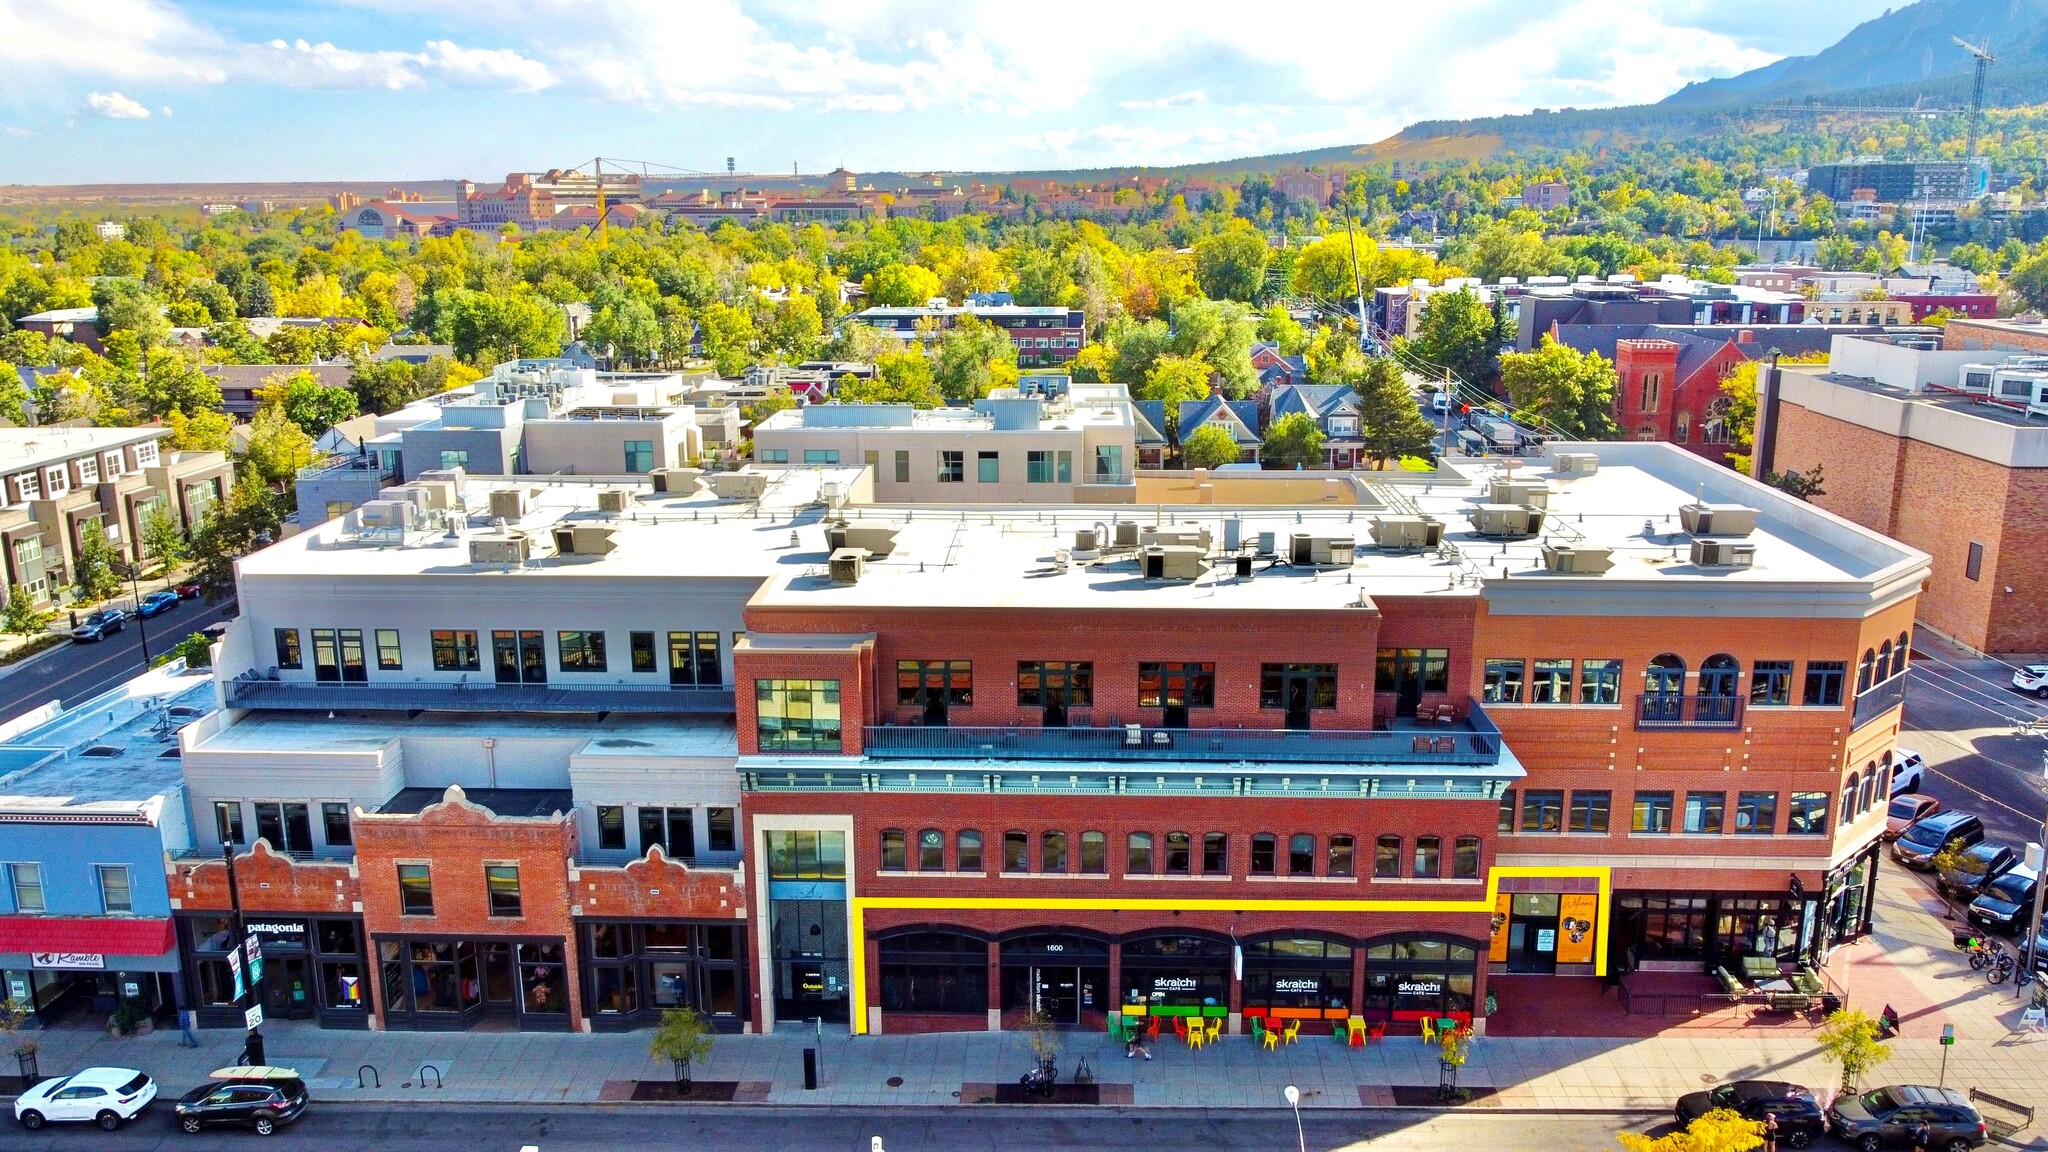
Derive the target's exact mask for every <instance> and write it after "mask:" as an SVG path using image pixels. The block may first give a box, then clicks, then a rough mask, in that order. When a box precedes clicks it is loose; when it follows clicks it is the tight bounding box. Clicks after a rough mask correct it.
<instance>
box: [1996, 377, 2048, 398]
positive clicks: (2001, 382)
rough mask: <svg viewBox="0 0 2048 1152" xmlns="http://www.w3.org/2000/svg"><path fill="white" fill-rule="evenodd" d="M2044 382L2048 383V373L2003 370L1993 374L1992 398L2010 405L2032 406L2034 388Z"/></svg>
mask: <svg viewBox="0 0 2048 1152" xmlns="http://www.w3.org/2000/svg"><path fill="white" fill-rule="evenodd" d="M2042 381H2048V372H2042V371H2039V370H2035V369H2014V368H2001V369H1999V370H1998V371H1996V372H1993V373H1992V374H1991V398H1992V399H1993V400H2003V401H2005V402H2006V403H2008V404H2031V403H2033V400H2034V386H2035V385H2036V384H2038V383H2040V382H2042Z"/></svg>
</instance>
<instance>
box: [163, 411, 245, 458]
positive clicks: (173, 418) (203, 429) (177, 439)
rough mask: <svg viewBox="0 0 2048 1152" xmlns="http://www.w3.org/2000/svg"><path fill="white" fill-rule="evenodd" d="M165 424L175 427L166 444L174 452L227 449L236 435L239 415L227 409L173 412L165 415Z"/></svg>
mask: <svg viewBox="0 0 2048 1152" xmlns="http://www.w3.org/2000/svg"><path fill="white" fill-rule="evenodd" d="M164 426H165V427H166V428H169V429H170V430H171V434H170V435H169V436H166V437H165V438H164V442H165V445H166V446H167V447H169V448H170V449H172V450H173V451H177V452H225V451H227V450H228V445H229V443H230V442H231V441H232V440H233V437H234V431H235V418H234V417H232V416H230V415H228V414H227V413H225V412H200V413H197V414H195V415H192V416H187V415H185V414H184V413H183V412H172V413H170V414H168V415H166V416H165V417H164Z"/></svg>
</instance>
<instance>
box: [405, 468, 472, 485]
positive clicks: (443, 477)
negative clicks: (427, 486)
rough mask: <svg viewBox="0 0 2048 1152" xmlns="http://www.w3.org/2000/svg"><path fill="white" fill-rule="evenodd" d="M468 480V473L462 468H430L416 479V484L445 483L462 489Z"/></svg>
mask: <svg viewBox="0 0 2048 1152" xmlns="http://www.w3.org/2000/svg"><path fill="white" fill-rule="evenodd" d="M467 479H469V475H468V473H466V472H464V471H463V470H462V469H461V468H428V469H426V470H425V471H423V472H421V473H420V474H419V475H418V476H416V477H414V483H425V482H427V481H445V482H447V483H449V484H453V485H455V486H456V487H457V488H460V487H462V482H463V481H465V480H467Z"/></svg>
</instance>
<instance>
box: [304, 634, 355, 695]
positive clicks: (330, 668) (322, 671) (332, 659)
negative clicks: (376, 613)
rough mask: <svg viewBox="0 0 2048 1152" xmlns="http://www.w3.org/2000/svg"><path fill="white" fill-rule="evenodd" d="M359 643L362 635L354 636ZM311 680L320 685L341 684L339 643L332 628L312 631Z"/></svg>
mask: <svg viewBox="0 0 2048 1152" xmlns="http://www.w3.org/2000/svg"><path fill="white" fill-rule="evenodd" d="M356 635H357V639H358V641H360V639H361V636H362V634H361V633H360V632H359V633H357V634H356ZM313 679H314V680H315V681H316V682H318V683H321V684H339V683H341V642H340V640H339V639H338V638H337V636H336V633H335V630H334V629H332V628H315V629H313Z"/></svg>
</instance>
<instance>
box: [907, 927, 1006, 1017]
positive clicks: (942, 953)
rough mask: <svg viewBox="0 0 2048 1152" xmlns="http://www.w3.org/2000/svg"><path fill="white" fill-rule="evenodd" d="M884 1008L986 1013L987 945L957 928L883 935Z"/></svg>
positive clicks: (966, 1013) (977, 1014)
mask: <svg viewBox="0 0 2048 1152" xmlns="http://www.w3.org/2000/svg"><path fill="white" fill-rule="evenodd" d="M880 949H881V955H882V1010H883V1011H885V1012H931V1013H941V1014H962V1015H976V1016H979V1015H982V1014H984V1013H986V1012H987V1011H988V945H987V944H986V943H984V942H983V941H981V940H979V939H976V938H975V937H972V936H966V935H962V934H960V933H957V932H906V933H901V934H898V935H894V936H885V937H883V938H882V940H881V942H880Z"/></svg>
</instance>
